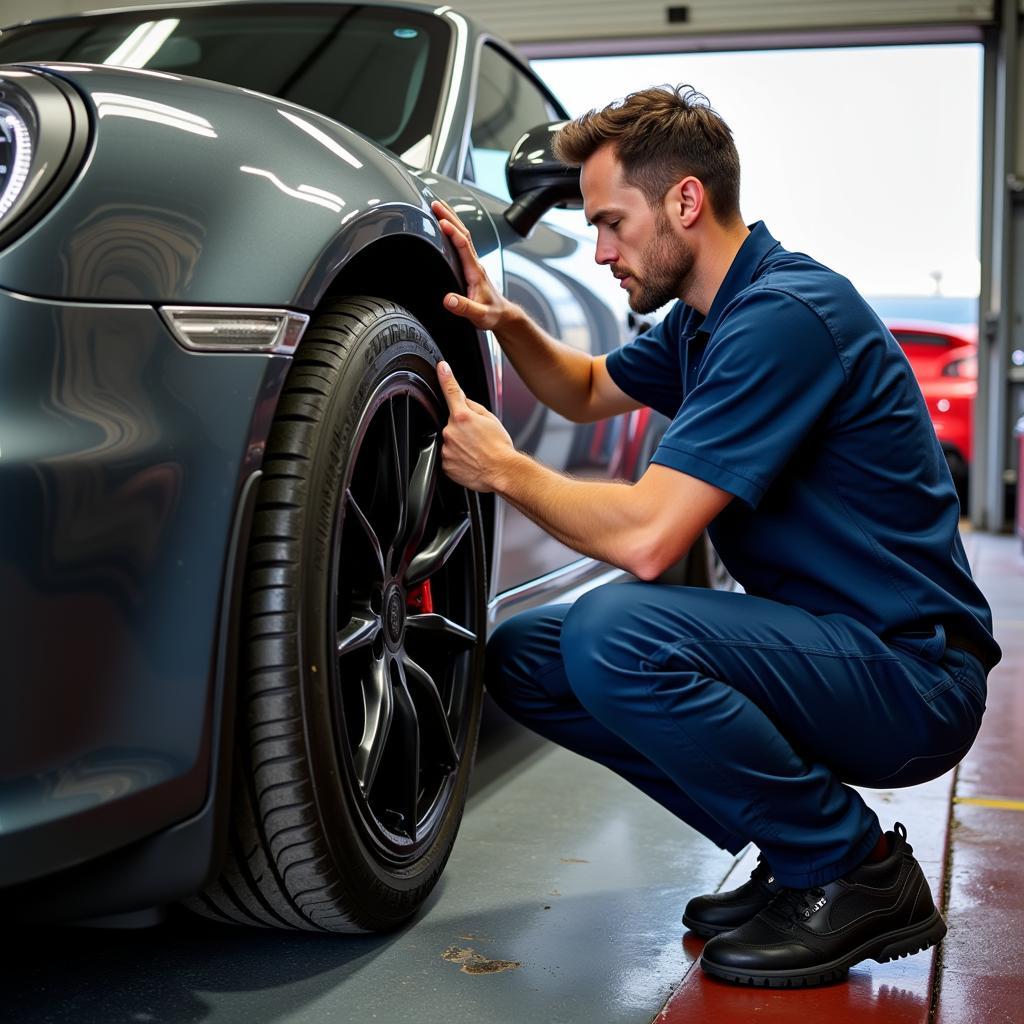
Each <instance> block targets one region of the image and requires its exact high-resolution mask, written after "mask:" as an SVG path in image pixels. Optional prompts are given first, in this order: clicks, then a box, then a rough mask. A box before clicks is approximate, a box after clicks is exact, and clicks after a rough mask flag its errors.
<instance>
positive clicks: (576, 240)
mask: <svg viewBox="0 0 1024 1024" xmlns="http://www.w3.org/2000/svg"><path fill="white" fill-rule="evenodd" d="M564 116H565V115H564V113H563V112H562V111H560V110H559V109H558V108H557V107H556V106H555V104H554V103H553V102H552V100H551V99H550V97H549V96H548V95H547V94H546V92H545V90H544V89H543V87H542V86H541V85H540V84H539V82H538V81H537V80H536V79H535V78H534V77H533V75H532V74H531V73H530V72H529V71H528V69H526V68H525V67H524V66H523V65H521V64H519V63H518V62H517V61H516V60H515V59H514V58H513V57H512V56H510V55H509V54H508V53H506V52H505V51H504V50H502V49H501V48H500V47H499V46H498V45H496V44H495V43H494V42H492V41H485V42H483V44H482V45H481V46H480V48H479V51H478V54H477V62H476V91H475V102H474V104H473V110H472V118H471V125H470V141H469V147H468V153H467V159H466V166H465V169H464V173H463V180H464V181H465V182H466V183H467V184H469V185H471V186H473V192H474V194H475V195H477V196H478V198H479V200H480V202H481V204H482V205H483V206H484V207H485V209H486V210H487V211H488V213H489V214H490V216H491V218H492V220H493V221H494V224H495V226H496V228H497V231H498V235H499V239H500V243H501V251H502V259H503V263H504V271H505V291H506V294H507V295H508V297H509V298H510V299H512V301H514V302H517V303H518V304H519V305H521V306H522V307H523V308H524V309H525V310H526V311H527V313H529V315H530V316H531V317H533V319H534V320H536V321H537V322H538V323H540V324H541V325H542V326H543V327H544V328H545V330H547V331H548V332H549V333H550V334H551V335H553V336H554V337H556V338H559V339H560V340H561V341H562V342H564V343H565V344H567V345H571V346H572V347H573V348H576V349H579V350H580V351H582V352H587V353H590V354H592V355H599V354H600V353H602V352H608V351H611V349H613V348H615V347H616V346H618V345H619V344H621V342H622V341H623V340H624V337H625V333H624V332H625V331H626V316H627V305H626V302H625V299H624V297H622V298H619V297H618V296H617V294H616V289H615V287H614V282H613V279H612V277H611V275H610V274H609V272H608V270H607V269H606V268H602V267H598V266H597V265H596V264H595V263H594V244H593V241H592V240H591V239H589V238H588V237H587V233H588V229H587V225H586V220H585V218H584V216H583V212H582V211H581V210H577V211H568V210H556V211H551V213H549V214H548V215H547V216H546V217H544V219H543V220H542V221H541V222H540V223H539V224H538V225H537V226H536V227H535V228H534V229H533V231H532V232H531V233H530V236H529V237H528V238H525V239H524V238H522V237H520V236H519V235H518V234H517V233H516V232H515V231H513V230H512V228H511V227H510V226H509V225H508V222H507V221H506V220H505V217H504V211H505V210H506V209H507V207H508V205H509V202H510V200H509V195H508V191H507V186H506V184H505V161H506V160H507V158H508V154H509V151H510V150H511V149H512V147H513V146H514V145H515V143H516V142H517V141H518V140H519V139H520V138H521V136H522V135H523V133H524V132H525V131H526V130H527V129H529V128H533V127H535V126H536V125H538V124H542V123H544V122H546V121H552V120H557V119H558V118H560V117H564ZM501 381H502V396H503V412H502V418H503V421H504V424H505V428H506V429H507V430H508V432H509V434H510V435H511V437H512V440H513V442H514V443H515V445H516V447H517V448H518V449H519V450H520V451H524V452H527V453H528V454H530V455H533V456H535V457H536V458H537V459H538V461H540V462H542V463H544V464H545V465H547V466H550V467H551V468H552V469H556V470H560V471H562V472H565V473H571V474H572V475H573V476H574V477H580V478H589V479H595V478H596V479H608V478H609V477H613V476H615V475H617V472H618V469H619V464H620V461H621V459H622V457H623V451H624V441H625V417H623V416H618V417H614V418H613V419H609V420H605V421H601V422H598V423H588V424H578V423H572V422H570V421H569V420H567V419H565V418H564V417H563V416H560V415H559V414H558V413H556V412H554V410H552V409H549V408H547V407H546V406H544V405H543V404H542V403H540V402H539V401H538V400H537V399H536V398H535V397H534V396H533V394H532V393H531V392H530V390H529V389H528V388H527V387H526V385H525V384H524V382H523V380H522V378H521V377H520V376H519V374H518V373H516V371H515V369H514V368H513V367H512V364H511V363H510V362H509V360H508V358H507V357H506V356H504V355H502V357H501ZM503 504H504V503H503ZM579 558H580V555H579V554H578V553H577V552H575V551H573V550H571V549H570V548H568V547H566V546H565V545H563V544H561V543H560V542H559V541H557V540H555V538H553V537H551V536H550V535H549V534H547V533H546V532H545V531H544V530H542V529H541V528H540V527H539V526H537V525H536V524H535V523H534V522H533V521H532V520H530V519H529V518H527V517H526V516H524V515H522V513H520V512H519V511H517V510H516V509H514V508H513V507H512V506H511V505H508V504H504V525H503V539H502V558H501V561H500V568H499V573H498V581H497V592H498V593H500V592H502V591H505V590H508V589H510V588H512V587H515V586H518V585H519V584H522V583H525V582H527V581H529V580H533V579H536V578H537V577H539V576H543V575H544V574H546V573H549V572H552V571H554V570H557V569H559V568H561V567H563V566H566V565H568V564H570V563H571V562H574V561H576V560H577V559H579Z"/></svg>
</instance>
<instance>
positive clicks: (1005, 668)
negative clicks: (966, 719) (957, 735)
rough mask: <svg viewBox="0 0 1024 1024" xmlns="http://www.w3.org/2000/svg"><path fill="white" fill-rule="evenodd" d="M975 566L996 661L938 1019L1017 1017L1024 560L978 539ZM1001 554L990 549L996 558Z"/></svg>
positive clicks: (955, 888)
mask: <svg viewBox="0 0 1024 1024" xmlns="http://www.w3.org/2000/svg"><path fill="white" fill-rule="evenodd" d="M981 554H982V556H986V555H987V556H988V557H982V558H981V559H980V564H979V566H978V570H979V571H978V573H977V575H978V576H979V581H980V583H981V586H982V589H983V590H984V591H985V594H986V595H987V596H988V598H989V600H990V601H991V602H992V606H993V611H994V612H995V618H996V624H995V634H996V639H997V640H998V641H999V643H1000V645H1001V646H1002V648H1003V661H1002V662H1001V663H1000V664H999V665H997V666H996V668H995V669H994V670H993V672H992V674H991V676H990V677H989V688H988V710H987V711H986V712H985V719H984V722H983V723H982V727H981V732H980V734H979V735H978V740H977V742H976V743H975V745H974V747H973V748H972V749H971V752H970V753H969V754H968V755H967V757H966V759H965V760H964V762H963V764H961V765H960V771H959V774H958V777H957V790H956V795H957V797H958V801H959V799H961V798H962V799H965V800H967V801H970V800H975V799H980V800H992V799H993V798H995V801H1000V800H1001V801H1003V802H1004V803H1003V804H1002V806H1000V805H997V806H987V805H986V804H981V803H978V804H975V803H970V802H964V803H960V802H957V803H956V805H955V806H954V808H953V830H952V844H953V851H952V871H951V875H950V886H949V905H948V908H947V911H946V918H947V920H948V922H949V935H948V936H947V937H946V940H945V942H944V943H943V953H942V976H941V978H940V981H939V992H938V1000H937V1004H936V1014H935V1022H936V1024H1004V1022H1005V1024H1020V1022H1021V1021H1024V966H1022V956H1021V954H1022V950H1021V939H1022V938H1024V867H1022V863H1021V850H1022V849H1024V810H1017V809H1014V805H1017V806H1020V805H1021V802H1022V801H1024V558H1022V557H1021V553H1020V547H1019V546H1018V545H1017V544H1015V543H1013V540H1012V538H985V539H984V546H983V548H982V551H981ZM1000 555H1001V556H1002V557H998V556H1000Z"/></svg>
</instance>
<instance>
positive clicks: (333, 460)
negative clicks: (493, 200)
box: [297, 307, 486, 927]
mask: <svg viewBox="0 0 1024 1024" xmlns="http://www.w3.org/2000/svg"><path fill="white" fill-rule="evenodd" d="M441 358H442V355H441V352H440V350H439V349H438V348H437V346H436V345H435V344H434V342H433V341H432V340H431V339H430V337H429V335H428V334H427V333H426V331H425V329H424V328H423V327H422V326H421V325H420V324H419V322H418V321H416V320H415V319H414V318H413V317H412V316H411V315H410V314H408V313H406V312H404V311H400V310H398V311H396V310H394V308H393V307H392V308H391V309H390V310H389V311H388V312H387V313H385V314H384V315H382V316H381V317H379V318H378V319H377V320H375V321H374V322H373V323H372V324H371V325H370V326H368V327H367V326H364V327H363V329H362V331H360V332H359V336H358V337H357V339H356V342H355V346H354V347H353V349H352V350H351V351H350V353H349V354H348V356H347V357H346V358H345V359H344V361H343V365H342V366H341V367H340V368H339V371H338V376H337V379H336V381H335V382H334V386H333V387H332V389H331V393H330V398H329V401H328V404H327V407H326V410H325V413H324V417H323V425H324V426H325V427H326V428H327V429H324V430H321V431H320V432H319V433H318V435H317V443H316V444H315V445H314V448H313V451H312V452H311V453H310V457H311V460H312V464H311V472H310V476H309V492H308V499H307V501H306V508H305V519H304V522H303V525H302V536H303V543H302V562H303V565H304V566H305V567H306V570H305V571H304V572H303V573H302V577H301V581H300V594H299V603H298V630H297V632H298V639H299V643H298V661H299V665H298V670H299V680H300V692H301V700H302V708H303V717H304V722H305V730H306V747H307V752H308V758H309V770H310V776H311V780H312V784H313V793H314V799H315V801H316V805H317V817H318V819H319V821H320V822H321V825H322V827H323V832H324V839H325V841H326V843H327V845H328V848H329V849H330V851H331V855H332V859H333V861H334V863H335V864H336V865H339V866H344V868H345V870H346V871H351V872H354V873H355V874H356V876H357V877H354V878H348V879H347V882H348V886H347V887H348V888H349V889H350V891H351V893H352V895H353V897H354V898H356V899H358V898H359V896H360V895H361V894H365V896H366V899H365V900H363V901H362V902H363V903H364V905H365V911H364V912H365V915H366V916H367V917H372V918H374V920H373V921H372V925H373V926H374V927H382V926H383V927H387V926H388V925H390V924H395V923H398V922H400V921H401V920H403V919H404V918H405V917H407V916H408V914H409V912H410V909H409V908H410V906H411V905H413V904H415V905H418V904H419V902H420V899H421V892H422V891H423V890H424V889H429V888H430V887H431V886H432V885H433V883H434V881H435V880H436V877H437V875H438V874H439V873H440V871H441V869H442V868H443V867H444V863H445V861H446V860H447V858H448V855H449V853H450V852H451V847H452V844H453V842H454V839H455V833H456V831H457V829H458V825H459V821H460V819H461V814H462V808H463V805H464V803H465V797H466V790H467V788H468V783H469V776H470V769H471V766H472V759H473V752H474V749H475V743H476V734H477V727H478V724H479V718H480V710H481V700H482V669H483V646H484V645H483V642H482V641H480V642H478V643H477V644H476V646H475V647H474V649H473V650H472V652H471V656H470V669H469V671H470V679H471V680H473V681H475V685H473V686H472V688H471V695H470V700H469V706H468V707H467V708H466V711H465V714H466V715H467V721H468V723H469V728H468V736H467V738H466V741H465V750H464V753H463V756H462V759H461V760H460V764H459V768H458V769H457V772H456V778H455V780H454V783H450V785H451V787H452V788H451V795H450V798H449V805H448V808H447V811H446V814H445V818H444V820H443V821H442V823H441V825H440V826H439V827H438V829H437V832H436V834H435V836H434V839H433V841H432V842H431V843H430V844H429V846H427V847H426V848H424V850H423V851H422V852H421V854H420V855H419V856H418V857H417V858H416V859H415V860H414V861H412V862H411V863H410V864H408V865H403V866H397V865H390V864H388V865H385V864H383V863H382V862H381V861H380V859H379V857H378V855H377V853H376V851H375V850H374V849H373V848H372V847H371V846H370V845H369V844H368V843H367V842H366V841H365V840H364V838H363V830H364V829H365V828H366V825H365V823H364V821H363V819H362V817H361V814H360V812H359V810H358V801H361V800H362V797H361V794H360V793H359V792H358V791H357V790H356V789H355V786H354V780H353V775H352V771H351V767H350V766H348V765H345V764H343V763H341V758H343V757H346V756H348V754H347V753H346V752H343V751H339V749H338V739H337V732H336V722H337V721H338V719H337V718H336V717H335V716H336V714H337V713H338V709H336V708H335V706H334V704H335V695H334V694H333V693H332V679H334V678H335V673H334V672H333V671H332V666H331V665H330V664H328V663H327V661H326V659H327V658H328V657H329V656H330V652H332V651H333V647H334V643H335V636H334V632H333V630H332V629H330V628H329V625H328V618H329V614H330V608H331V604H330V602H331V594H330V589H331V580H332V556H333V552H334V542H335V532H336V529H337V527H338V523H339V514H338V506H339V503H340V501H341V497H342V488H343V484H344V481H345V477H346V474H347V473H348V472H349V463H350V458H351V455H352V445H353V443H354V442H355V440H356V431H357V428H358V425H359V422H360V418H361V417H362V415H363V412H364V410H365V409H366V406H367V404H368V403H369V402H370V400H371V399H372V397H373V395H374V393H375V392H376V390H377V389H378V387H379V386H380V385H381V383H382V382H383V381H384V380H385V379H386V378H388V377H389V376H391V375H392V374H394V373H395V372H397V371H405V372H408V373H411V374H413V375H415V376H417V377H419V378H420V379H421V380H422V382H423V384H424V385H425V387H426V389H427V391H429V393H430V394H431V395H432V397H433V401H434V403H435V405H436V411H437V413H438V417H439V420H440V423H441V425H442V426H443V424H444V422H445V420H446V417H447V411H446V408H447V407H446V402H445V400H444V396H443V394H442V392H441V390H440V386H439V384H438V382H437V372H436V365H437V362H438V361H439V360H440V359H441ZM469 504H470V518H471V529H470V534H471V537H472V540H471V543H472V548H473V561H474V564H475V570H476V574H477V580H478V586H477V594H476V595H475V597H476V601H475V604H476V607H475V609H474V611H475V614H476V617H477V619H476V621H477V623H478V628H479V630H480V631H481V632H482V631H483V630H484V629H485V623H486V581H485V578H484V575H483V574H484V555H483V534H482V523H481V517H480V513H479V505H478V502H477V499H476V496H475V495H474V494H470V503H469ZM403 897H404V898H403ZM382 913H383V915H384V919H383V920H382Z"/></svg>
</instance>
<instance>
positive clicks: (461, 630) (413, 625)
mask: <svg viewBox="0 0 1024 1024" xmlns="http://www.w3.org/2000/svg"><path fill="white" fill-rule="evenodd" d="M405 624H406V626H407V627H408V628H409V629H423V630H428V631H429V632H431V633H440V634H443V635H445V636H447V637H450V638H451V639H455V640H460V641H462V643H461V644H460V646H465V647H472V646H473V644H475V643H476V633H473V632H471V631H470V630H468V629H466V627H465V626H460V625H459V624H458V623H457V622H452V620H451V619H448V618H445V616H443V615H438V614H437V612H425V613H423V614H421V615H409V616H408V617H407V618H406V620H405Z"/></svg>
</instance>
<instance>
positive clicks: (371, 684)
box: [356, 658, 394, 796]
mask: <svg viewBox="0 0 1024 1024" xmlns="http://www.w3.org/2000/svg"><path fill="white" fill-rule="evenodd" d="M363 706H364V710H365V714H366V718H365V723H364V725H363V738H362V739H361V740H360V741H359V747H358V749H357V750H356V775H357V777H358V779H359V786H360V788H361V789H362V791H363V796H369V795H370V790H371V789H373V782H374V779H376V777H377V769H378V768H379V767H380V759H381V755H382V754H383V753H384V744H385V743H386V742H387V739H388V733H389V731H390V730H391V720H392V718H393V715H394V701H393V698H392V694H391V679H390V677H389V675H388V666H387V661H386V660H385V659H381V660H379V661H378V660H377V659H376V658H375V659H374V660H373V663H372V666H371V669H370V678H369V679H368V680H366V681H364V683H363Z"/></svg>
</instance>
